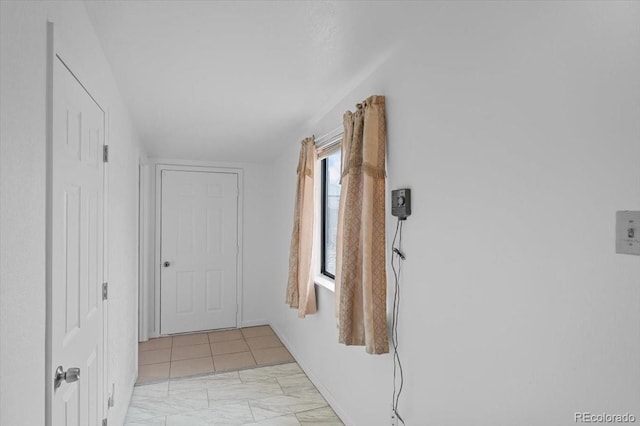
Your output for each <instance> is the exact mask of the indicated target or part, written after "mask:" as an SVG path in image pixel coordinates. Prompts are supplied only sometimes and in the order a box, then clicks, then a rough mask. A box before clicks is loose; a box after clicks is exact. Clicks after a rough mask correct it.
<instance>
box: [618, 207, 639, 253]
mask: <svg viewBox="0 0 640 426" xmlns="http://www.w3.org/2000/svg"><path fill="white" fill-rule="evenodd" d="M616 253H621V254H635V255H638V256H640V211H630V210H625V211H618V212H616Z"/></svg>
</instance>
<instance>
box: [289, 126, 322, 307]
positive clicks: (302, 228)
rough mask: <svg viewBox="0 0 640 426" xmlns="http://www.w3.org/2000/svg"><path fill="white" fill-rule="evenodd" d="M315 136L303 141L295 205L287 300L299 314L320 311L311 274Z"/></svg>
mask: <svg viewBox="0 0 640 426" xmlns="http://www.w3.org/2000/svg"><path fill="white" fill-rule="evenodd" d="M314 143H315V141H314V138H313V137H310V138H306V139H304V140H303V141H302V147H301V148H300V160H299V161H298V171H297V173H298V185H297V190H296V201H295V207H294V218H293V232H292V234H291V249H290V251H289V281H288V283H287V296H286V302H287V304H288V305H289V306H290V307H292V308H297V309H298V316H299V317H300V318H304V317H305V315H307V314H313V313H315V312H316V293H315V287H314V282H313V277H312V276H311V255H312V249H313V213H314V183H313V177H314V165H315V162H316V147H315V144H314Z"/></svg>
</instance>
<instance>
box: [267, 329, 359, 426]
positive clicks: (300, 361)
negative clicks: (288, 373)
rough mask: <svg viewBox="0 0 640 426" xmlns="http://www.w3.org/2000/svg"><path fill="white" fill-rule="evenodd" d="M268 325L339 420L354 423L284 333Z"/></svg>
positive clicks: (348, 425) (349, 423)
mask: <svg viewBox="0 0 640 426" xmlns="http://www.w3.org/2000/svg"><path fill="white" fill-rule="evenodd" d="M270 325H271V328H272V329H273V331H274V332H275V333H276V335H277V336H278V338H280V340H281V341H282V343H283V344H284V345H285V346H286V348H287V349H288V350H289V352H291V355H293V357H294V358H295V359H296V361H297V362H298V365H300V368H302V370H303V371H304V372H305V374H306V375H307V377H309V380H311V382H312V383H313V384H314V385H315V387H316V388H317V389H318V391H319V392H320V394H322V396H323V397H324V399H326V400H327V402H328V403H329V405H331V408H332V409H333V411H335V413H336V414H337V415H338V417H340V420H342V422H343V423H344V424H345V425H346V426H351V425H355V422H354V421H353V420H352V419H351V417H350V416H349V415H347V413H346V412H345V411H344V409H343V408H342V406H341V405H340V404H339V403H338V400H337V399H336V398H335V397H334V396H333V395H332V394H331V392H329V389H327V387H326V386H325V385H324V384H323V383H322V381H321V380H320V378H319V377H318V376H317V375H316V374H315V373H314V372H313V370H312V369H311V368H309V365H308V364H307V363H306V361H305V360H304V359H303V358H302V357H301V356H300V354H299V353H297V352H296V351H295V350H294V349H293V347H292V346H291V343H290V342H289V341H288V340H287V338H286V337H284V334H282V332H281V331H280V330H279V329H278V327H276V326H274V325H273V324H270Z"/></svg>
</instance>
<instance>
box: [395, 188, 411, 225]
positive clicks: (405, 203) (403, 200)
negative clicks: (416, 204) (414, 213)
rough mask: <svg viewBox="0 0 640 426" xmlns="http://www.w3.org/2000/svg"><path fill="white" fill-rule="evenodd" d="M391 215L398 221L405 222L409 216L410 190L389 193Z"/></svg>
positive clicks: (396, 190) (397, 190)
mask: <svg viewBox="0 0 640 426" xmlns="http://www.w3.org/2000/svg"><path fill="white" fill-rule="evenodd" d="M391 214H392V215H394V216H397V217H398V219H400V220H405V219H406V218H407V217H409V216H410V215H411V190H410V189H408V188H405V189H394V190H393V191H391Z"/></svg>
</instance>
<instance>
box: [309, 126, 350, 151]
mask: <svg viewBox="0 0 640 426" xmlns="http://www.w3.org/2000/svg"><path fill="white" fill-rule="evenodd" d="M343 134H344V127H342V126H339V127H336V128H335V129H333V130H332V131H330V132H329V133H326V134H324V135H322V136H320V137H318V138H315V141H316V148H323V147H325V146H326V145H333V144H335V143H336V142H339V140H341V139H342V135H343ZM336 139H339V140H338V141H336Z"/></svg>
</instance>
